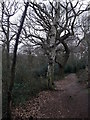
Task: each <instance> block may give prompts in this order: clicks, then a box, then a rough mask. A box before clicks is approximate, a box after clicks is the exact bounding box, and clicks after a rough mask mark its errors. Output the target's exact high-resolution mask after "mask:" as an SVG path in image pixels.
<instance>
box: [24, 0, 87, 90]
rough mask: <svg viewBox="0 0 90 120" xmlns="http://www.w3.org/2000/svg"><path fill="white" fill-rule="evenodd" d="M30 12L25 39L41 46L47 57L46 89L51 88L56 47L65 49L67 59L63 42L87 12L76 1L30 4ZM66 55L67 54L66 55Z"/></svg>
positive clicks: (72, 32) (67, 50) (66, 48)
mask: <svg viewBox="0 0 90 120" xmlns="http://www.w3.org/2000/svg"><path fill="white" fill-rule="evenodd" d="M29 6H30V11H31V12H32V13H31V12H30V11H29V13H28V16H27V21H26V25H25V27H24V29H23V34H24V35H25V39H27V41H28V40H30V42H32V43H33V44H34V45H38V46H41V47H42V48H43V50H44V53H45V54H46V55H47V57H48V72H47V75H48V87H49V88H53V83H54V82H53V81H54V64H55V58H56V51H58V50H57V49H58V46H59V45H60V44H62V45H63V46H64V47H65V51H66V54H65V55H66V57H65V62H66V61H67V59H68V55H69V49H68V46H67V44H66V43H65V40H66V39H67V38H69V37H70V36H73V35H74V29H75V24H76V19H77V17H78V16H80V14H82V13H83V12H84V11H86V10H87V8H85V9H84V10H82V9H81V8H82V4H79V2H78V1H77V2H76V3H75V4H73V2H71V1H67V0H66V1H65V2H64V1H62V2H55V1H54V2H49V3H48V5H46V4H44V2H42V3H39V4H37V3H36V2H30V4H29ZM67 53H68V54H67Z"/></svg>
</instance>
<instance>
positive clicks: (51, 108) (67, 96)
mask: <svg viewBox="0 0 90 120" xmlns="http://www.w3.org/2000/svg"><path fill="white" fill-rule="evenodd" d="M55 85H56V88H55V90H53V91H49V90H48V91H42V92H40V93H39V94H38V96H37V97H35V98H33V99H32V100H30V101H27V103H26V104H25V105H23V106H22V107H17V108H15V109H14V110H13V112H12V113H13V116H14V120H15V119H16V120H17V119H18V120H19V119H21V118H22V120H29V119H30V118H32V117H33V118H54V119H55V118H59V119H60V118H87V117H88V89H87V88H86V85H85V84H81V83H79V82H78V78H77V76H76V74H70V75H67V76H66V77H65V79H64V80H59V81H55Z"/></svg>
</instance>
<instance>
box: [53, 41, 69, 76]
mask: <svg viewBox="0 0 90 120" xmlns="http://www.w3.org/2000/svg"><path fill="white" fill-rule="evenodd" d="M62 44H63V46H64V49H65V52H66V53H65V54H64V58H63V61H62V63H61V61H60V60H59V59H58V56H56V59H55V62H56V63H58V65H59V76H60V78H62V77H64V69H65V66H66V63H67V61H68V58H69V54H70V50H69V48H68V45H67V44H66V43H65V42H64V41H63V42H62Z"/></svg>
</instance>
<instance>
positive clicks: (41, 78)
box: [13, 55, 47, 105]
mask: <svg viewBox="0 0 90 120" xmlns="http://www.w3.org/2000/svg"><path fill="white" fill-rule="evenodd" d="M35 59H36V58H33V61H34V60H35ZM29 60H30V59H29ZM35 64H36V63H35ZM35 64H32V66H31V65H30V64H29V61H28V59H27V56H23V55H22V56H18V59H17V67H16V75H15V83H14V89H13V104H14V105H18V104H20V103H21V104H23V103H25V101H27V100H28V99H29V98H31V97H33V96H35V95H37V94H38V93H39V92H40V91H41V90H46V89H47V80H46V79H45V76H46V71H47V65H46V64H44V65H43V66H42V65H39V67H38V68H37V65H36V66H35Z"/></svg>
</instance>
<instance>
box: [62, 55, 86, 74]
mask: <svg viewBox="0 0 90 120" xmlns="http://www.w3.org/2000/svg"><path fill="white" fill-rule="evenodd" d="M86 65H87V60H86V59H85V58H82V59H78V58H77V57H75V56H73V57H71V58H69V60H68V62H67V65H66V66H65V70H64V72H65V73H76V72H78V71H79V70H80V69H85V67H86Z"/></svg>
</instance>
